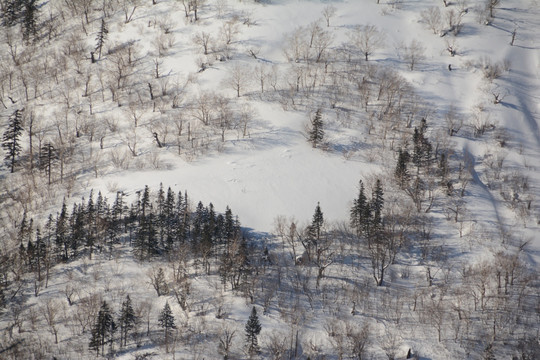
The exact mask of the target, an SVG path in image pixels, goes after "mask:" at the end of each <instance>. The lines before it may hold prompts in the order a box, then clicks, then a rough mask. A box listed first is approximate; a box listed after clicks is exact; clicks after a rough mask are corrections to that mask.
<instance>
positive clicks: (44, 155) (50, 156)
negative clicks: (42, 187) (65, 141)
mask: <svg viewBox="0 0 540 360" xmlns="http://www.w3.org/2000/svg"><path fill="white" fill-rule="evenodd" d="M56 160H58V153H57V151H56V149H55V148H54V146H53V145H52V144H51V143H50V142H48V143H45V145H43V146H42V147H41V149H40V152H39V168H40V169H41V170H44V171H45V175H47V178H48V184H49V185H51V174H52V166H53V163H54V162H55V161H56Z"/></svg>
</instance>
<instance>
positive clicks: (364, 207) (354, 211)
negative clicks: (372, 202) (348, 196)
mask: <svg viewBox="0 0 540 360" xmlns="http://www.w3.org/2000/svg"><path fill="white" fill-rule="evenodd" d="M359 188H360V190H359V192H358V198H356V199H354V200H353V206H352V208H351V227H352V228H353V229H354V230H356V235H357V236H361V235H366V234H365V231H364V230H365V229H366V226H369V224H368V222H369V217H370V215H371V210H370V209H369V203H368V200H367V197H366V194H365V188H364V182H363V181H362V180H360V186H359Z"/></svg>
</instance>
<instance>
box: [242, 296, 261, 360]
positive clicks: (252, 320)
mask: <svg viewBox="0 0 540 360" xmlns="http://www.w3.org/2000/svg"><path fill="white" fill-rule="evenodd" d="M261 329H262V327H261V323H260V321H259V317H258V316H257V310H256V309H255V306H254V307H253V308H252V309H251V314H250V315H249V319H248V321H247V323H246V328H245V330H246V342H247V347H248V353H249V354H250V355H255V354H258V353H259V352H260V349H259V341H258V339H257V337H258V336H259V334H260V333H261Z"/></svg>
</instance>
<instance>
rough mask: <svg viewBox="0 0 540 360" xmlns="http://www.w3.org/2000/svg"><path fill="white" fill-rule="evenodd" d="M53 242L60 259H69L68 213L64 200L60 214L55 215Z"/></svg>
mask: <svg viewBox="0 0 540 360" xmlns="http://www.w3.org/2000/svg"><path fill="white" fill-rule="evenodd" d="M55 243H56V249H57V251H58V255H59V256H60V257H61V258H62V260H64V261H67V260H68V259H69V255H68V249H69V233H68V214H67V208H66V202H65V200H64V202H63V203H62V209H61V210H60V214H58V215H57V217H56V229H55Z"/></svg>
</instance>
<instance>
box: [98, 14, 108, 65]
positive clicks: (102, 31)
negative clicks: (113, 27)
mask: <svg viewBox="0 0 540 360" xmlns="http://www.w3.org/2000/svg"><path fill="white" fill-rule="evenodd" d="M108 33H109V30H108V29H107V24H106V23H105V19H103V18H102V19H101V26H100V28H99V32H98V34H97V36H96V42H97V43H96V51H97V52H98V59H101V51H102V50H103V45H104V44H105V40H107V34H108Z"/></svg>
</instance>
